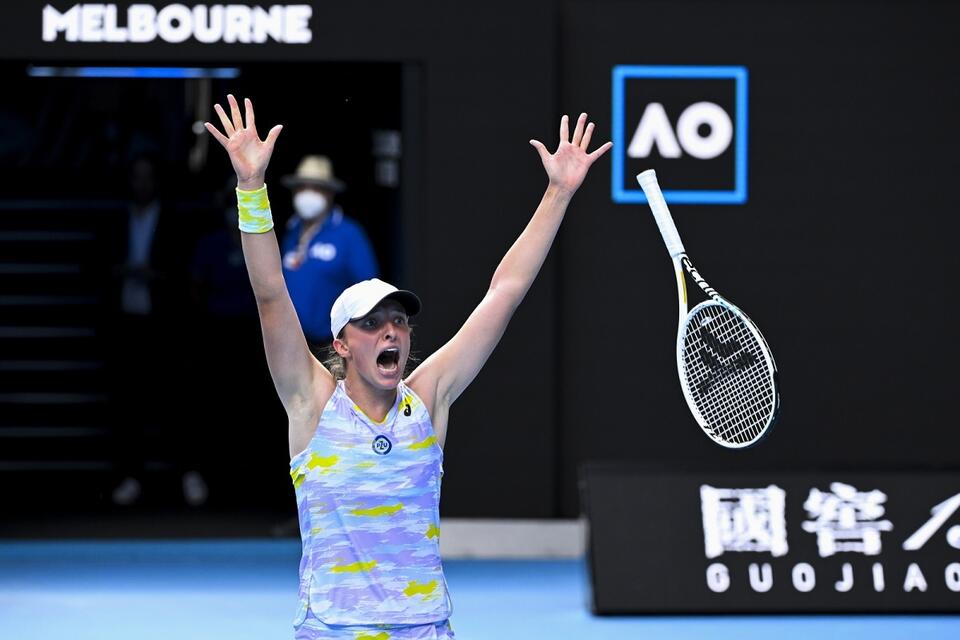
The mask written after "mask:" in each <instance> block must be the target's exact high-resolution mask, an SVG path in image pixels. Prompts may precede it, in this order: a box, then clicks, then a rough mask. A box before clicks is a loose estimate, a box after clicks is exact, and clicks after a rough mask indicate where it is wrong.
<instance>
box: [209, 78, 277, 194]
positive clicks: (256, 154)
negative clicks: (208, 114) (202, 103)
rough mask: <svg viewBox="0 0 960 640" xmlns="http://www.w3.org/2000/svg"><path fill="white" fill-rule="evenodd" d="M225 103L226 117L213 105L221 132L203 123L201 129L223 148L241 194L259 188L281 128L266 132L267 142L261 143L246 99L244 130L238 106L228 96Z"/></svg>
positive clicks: (251, 106) (217, 105)
mask: <svg viewBox="0 0 960 640" xmlns="http://www.w3.org/2000/svg"><path fill="white" fill-rule="evenodd" d="M227 102H228V103H229V104H230V117H229V118H228V117H227V114H226V113H225V112H224V110H223V107H221V106H220V105H219V104H215V105H213V108H214V110H215V111H216V112H217V115H218V116H220V122H221V124H223V130H224V132H225V133H226V135H224V134H223V133H220V131H219V130H218V129H217V128H216V127H215V126H213V125H212V124H210V123H209V122H204V123H203V126H205V127H206V128H207V131H209V132H210V134H211V135H212V136H213V137H214V138H216V139H217V142H219V143H220V144H221V145H223V148H224V149H226V150H227V153H228V154H229V156H230V163H231V164H232V165H233V170H234V171H236V172H237V186H238V188H240V189H242V190H244V191H255V190H256V189H259V188H260V187H262V186H263V177H264V175H265V174H266V171H267V165H268V164H270V156H271V155H273V145H274V144H276V142H277V136H279V135H280V130H281V129H283V125H280V124H278V125H277V126H275V127H273V128H272V129H270V132H269V133H267V139H266V140H261V139H260V136H259V135H258V134H257V125H256V121H255V120H254V116H253V103H252V102H250V99H249V98H246V99H245V100H244V101H243V104H244V108H245V110H246V120H247V126H243V118H241V117H240V105H238V104H237V99H236V98H234V97H233V96H232V95H227Z"/></svg>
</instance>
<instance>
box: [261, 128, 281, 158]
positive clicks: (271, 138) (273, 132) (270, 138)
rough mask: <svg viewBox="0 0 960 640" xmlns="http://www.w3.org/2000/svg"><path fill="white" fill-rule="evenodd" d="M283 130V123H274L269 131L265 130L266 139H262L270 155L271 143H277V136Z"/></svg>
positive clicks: (271, 152)
mask: <svg viewBox="0 0 960 640" xmlns="http://www.w3.org/2000/svg"><path fill="white" fill-rule="evenodd" d="M282 130H283V125H282V124H278V125H275V126H274V127H273V128H272V129H270V131H268V132H267V139H266V140H264V141H263V144H264V146H265V147H266V148H267V152H268V153H269V154H270V155H273V145H275V144H276V143H277V138H278V137H279V136H280V132H281V131H282Z"/></svg>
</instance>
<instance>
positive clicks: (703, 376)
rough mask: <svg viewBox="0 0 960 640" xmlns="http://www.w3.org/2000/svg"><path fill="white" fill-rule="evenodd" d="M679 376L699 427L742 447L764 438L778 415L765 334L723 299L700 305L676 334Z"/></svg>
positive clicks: (725, 442) (727, 443) (731, 445)
mask: <svg viewBox="0 0 960 640" xmlns="http://www.w3.org/2000/svg"><path fill="white" fill-rule="evenodd" d="M677 372H678V373H679V374H680V386H681V387H682V389H683V396H684V398H685V399H686V401H687V405H688V406H689V407H690V412H691V413H693V416H694V418H696V420H697V423H699V425H700V428H701V429H703V432H704V433H705V434H707V436H708V437H709V438H710V439H711V440H713V441H714V442H716V443H717V444H719V445H721V446H724V447H728V448H731V449H743V448H745V447H749V446H751V445H754V444H756V443H757V442H759V441H760V440H761V439H762V438H763V437H764V436H766V435H767V434H768V433H769V432H770V429H771V427H772V426H773V424H774V422H775V421H776V419H777V415H778V414H779V411H780V388H779V382H778V380H777V365H776V362H775V361H774V359H773V354H772V353H771V352H770V347H769V346H767V341H766V340H764V338H763V334H761V333H760V330H759V329H758V328H757V326H756V325H755V324H754V323H753V321H751V320H750V318H748V317H747V315H746V314H745V313H743V311H741V310H740V309H739V308H738V307H736V306H735V305H733V304H731V303H730V302H728V301H727V300H724V299H723V298H719V299H716V300H708V301H706V302H701V303H700V304H698V305H697V306H695V307H694V308H693V309H691V310H690V312H689V313H688V314H687V316H686V318H685V319H684V321H683V322H682V323H681V324H680V327H679V330H678V332H677Z"/></svg>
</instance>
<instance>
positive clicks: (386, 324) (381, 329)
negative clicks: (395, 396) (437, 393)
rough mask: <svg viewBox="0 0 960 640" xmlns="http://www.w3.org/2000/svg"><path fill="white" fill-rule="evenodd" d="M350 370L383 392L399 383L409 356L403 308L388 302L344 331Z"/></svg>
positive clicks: (407, 334)
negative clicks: (352, 369) (351, 368)
mask: <svg viewBox="0 0 960 640" xmlns="http://www.w3.org/2000/svg"><path fill="white" fill-rule="evenodd" d="M343 337H344V340H343V342H344V344H345V345H346V347H347V350H348V354H347V355H346V356H345V357H346V358H347V362H348V370H349V368H350V367H353V368H354V370H355V371H356V373H357V375H359V376H360V377H361V378H363V379H364V380H365V381H366V382H368V383H370V384H372V385H373V386H375V387H379V388H381V389H392V388H395V387H396V386H397V384H398V383H399V382H400V379H401V376H403V370H404V367H405V366H406V364H407V357H408V356H409V355H410V325H409V324H408V323H407V314H406V312H405V311H404V310H403V307H402V306H401V305H400V304H399V303H397V302H394V301H392V300H386V301H384V302H382V303H381V304H379V305H377V306H376V307H374V309H373V311H371V312H370V313H368V314H367V315H365V316H363V317H362V318H360V319H358V320H352V321H351V322H350V323H348V324H347V326H346V327H345V328H344V336H343Z"/></svg>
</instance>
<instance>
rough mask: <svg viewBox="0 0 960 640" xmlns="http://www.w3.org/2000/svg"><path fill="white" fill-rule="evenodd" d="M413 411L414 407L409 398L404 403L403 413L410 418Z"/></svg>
mask: <svg viewBox="0 0 960 640" xmlns="http://www.w3.org/2000/svg"><path fill="white" fill-rule="evenodd" d="M411 413H413V408H412V407H411V406H410V401H409V400H407V401H406V402H404V403H403V415H405V416H407V417H408V418H409V417H410V414H411Z"/></svg>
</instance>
